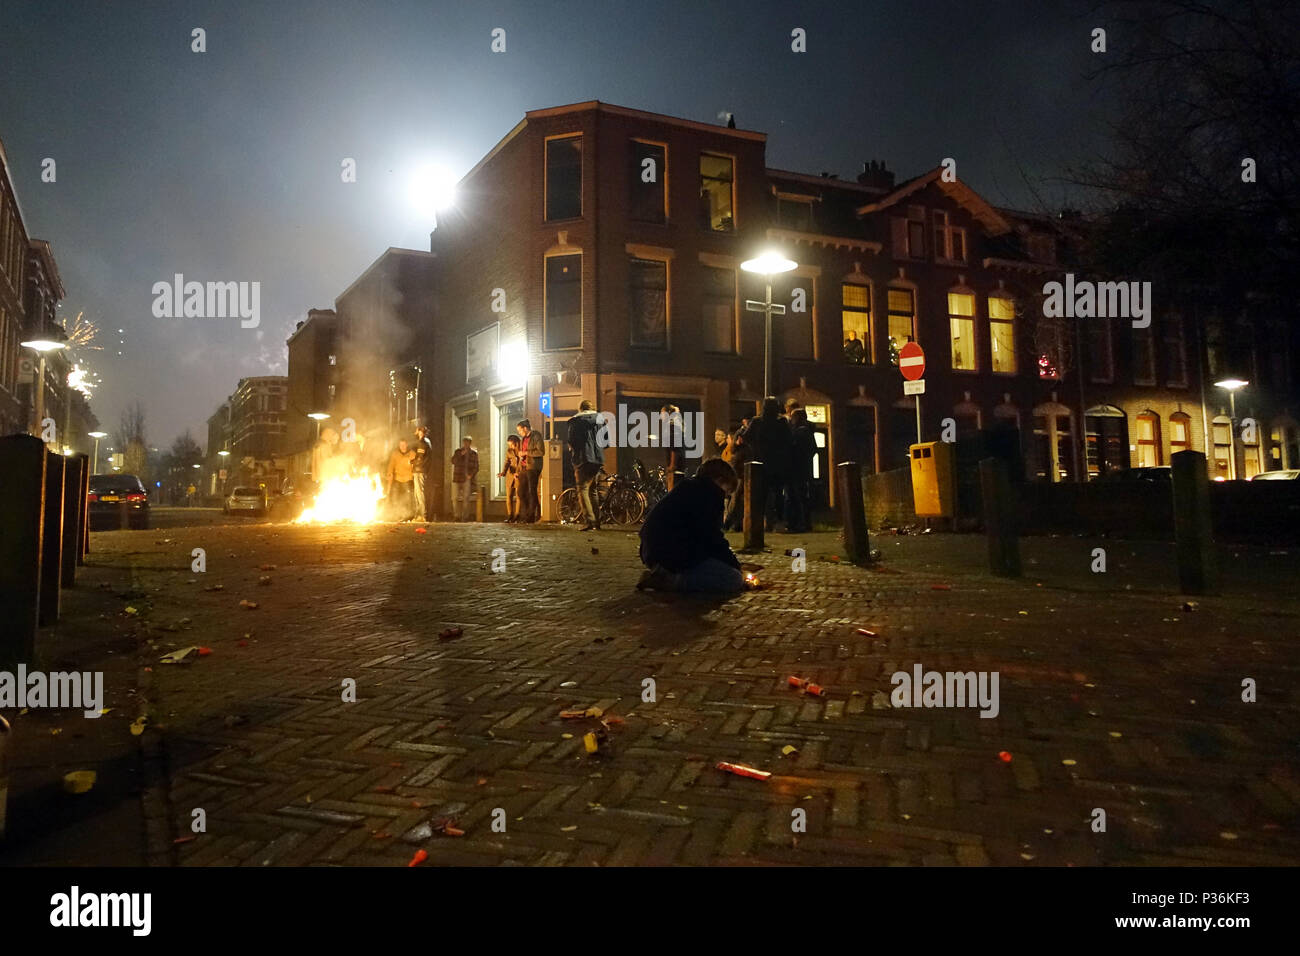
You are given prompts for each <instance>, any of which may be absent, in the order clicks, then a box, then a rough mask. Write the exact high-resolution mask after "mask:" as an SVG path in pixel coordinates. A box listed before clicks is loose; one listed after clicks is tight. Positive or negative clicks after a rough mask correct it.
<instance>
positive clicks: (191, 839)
mask: <svg viewBox="0 0 1300 956" xmlns="http://www.w3.org/2000/svg"><path fill="white" fill-rule="evenodd" d="M197 839H198V837H196V836H193V835H190V836H183V837H177V838H176V839H175V840H172V846H175V845H176V844H178V843H193V842H194V841H195V840H197Z"/></svg>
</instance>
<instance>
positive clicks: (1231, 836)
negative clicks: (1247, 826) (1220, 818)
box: [1219, 830, 1237, 840]
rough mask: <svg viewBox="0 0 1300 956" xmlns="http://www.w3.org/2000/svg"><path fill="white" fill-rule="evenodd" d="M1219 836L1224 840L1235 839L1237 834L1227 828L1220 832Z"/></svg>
mask: <svg viewBox="0 0 1300 956" xmlns="http://www.w3.org/2000/svg"><path fill="white" fill-rule="evenodd" d="M1219 836H1220V837H1222V838H1223V839H1225V840H1235V839H1237V834H1235V833H1233V832H1231V831H1229V830H1224V831H1223V832H1222V833H1220V834H1219Z"/></svg>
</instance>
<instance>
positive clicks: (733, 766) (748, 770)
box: [715, 760, 772, 780]
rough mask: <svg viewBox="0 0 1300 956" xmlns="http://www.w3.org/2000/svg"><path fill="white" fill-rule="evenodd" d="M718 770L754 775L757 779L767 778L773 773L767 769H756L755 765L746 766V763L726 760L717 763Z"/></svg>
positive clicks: (741, 774)
mask: <svg viewBox="0 0 1300 956" xmlns="http://www.w3.org/2000/svg"><path fill="white" fill-rule="evenodd" d="M715 766H716V768H717V769H718V770H722V771H725V772H726V773H734V774H735V775H736V776H737V777H752V778H753V779H755V780H766V779H768V778H769V777H771V776H772V775H771V774H770V773H769V772H768V771H766V770H756V769H755V768H753V767H746V766H745V765H744V764H739V763H727V762H726V761H725V760H724V761H720V762H719V763H717V764H716V765H715Z"/></svg>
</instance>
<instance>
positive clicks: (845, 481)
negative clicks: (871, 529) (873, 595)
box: [835, 461, 871, 564]
mask: <svg viewBox="0 0 1300 956" xmlns="http://www.w3.org/2000/svg"><path fill="white" fill-rule="evenodd" d="M835 471H836V477H837V480H838V482H839V484H838V489H839V496H840V517H841V518H842V519H843V521H844V553H845V554H846V555H847V556H848V559H849V560H850V561H852V562H853V563H854V564H866V563H867V562H868V561H870V560H871V541H870V539H869V538H868V537H867V508H866V502H865V501H863V499H862V469H861V468H860V467H858V463H857V462H856V461H842V462H840V463H839V464H838V465H836V466H835Z"/></svg>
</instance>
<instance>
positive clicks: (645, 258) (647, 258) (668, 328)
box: [626, 250, 673, 352]
mask: <svg viewBox="0 0 1300 956" xmlns="http://www.w3.org/2000/svg"><path fill="white" fill-rule="evenodd" d="M626 255H627V263H628V267H629V268H628V282H627V293H628V323H627V324H628V336H627V346H628V348H629V349H634V350H636V351H639V352H671V351H672V346H673V321H672V316H673V299H672V297H673V293H672V282H673V276H672V257H671V256H656V255H647V254H646V253H645V251H644V250H639V251H637V252H628V253H626ZM634 262H653V263H657V264H659V265H662V266H663V269H664V343H663V345H648V344H645V343H641V342H634V341H633V340H632V329H633V328H634V327H635V323H634V321H633V318H634V315H633V311H632V288H633V286H632V274H633V273H632V265H633V263H634Z"/></svg>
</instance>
